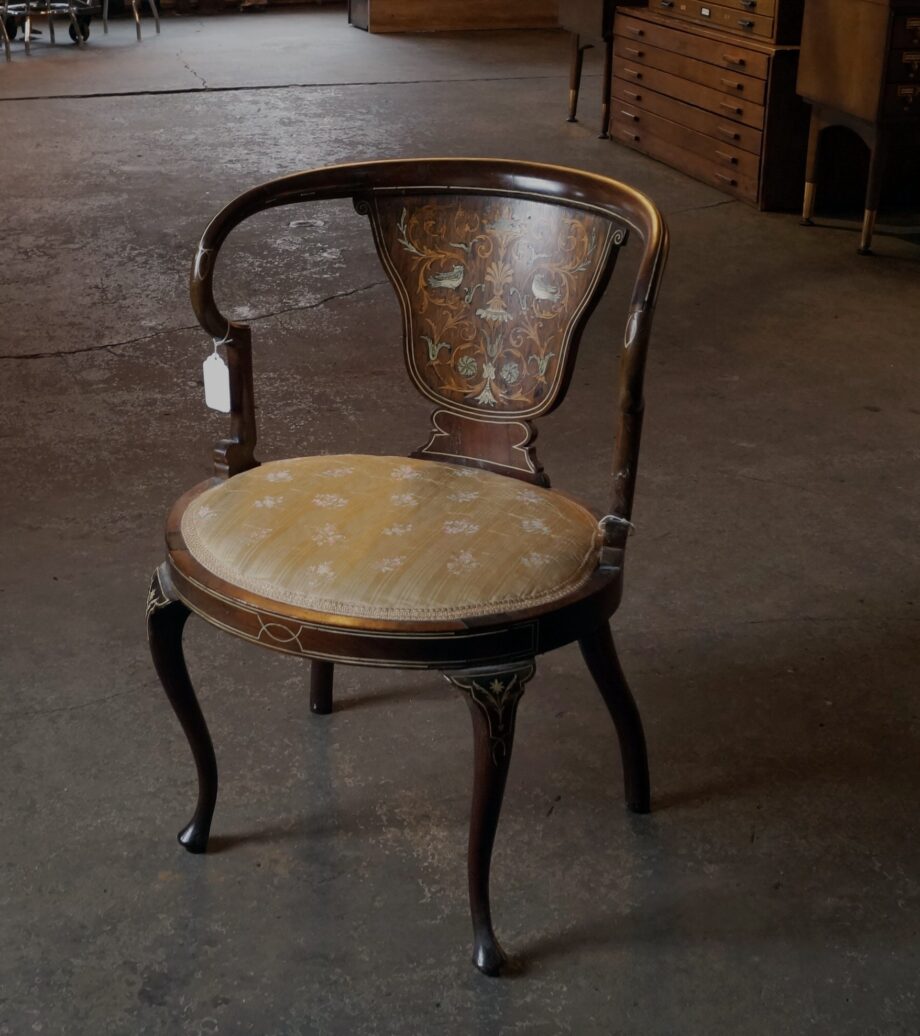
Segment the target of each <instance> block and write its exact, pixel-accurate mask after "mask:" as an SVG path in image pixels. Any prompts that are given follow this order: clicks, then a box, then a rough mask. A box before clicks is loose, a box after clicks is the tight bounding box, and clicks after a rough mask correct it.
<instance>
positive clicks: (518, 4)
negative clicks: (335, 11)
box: [348, 0, 559, 32]
mask: <svg viewBox="0 0 920 1036" xmlns="http://www.w3.org/2000/svg"><path fill="white" fill-rule="evenodd" d="M348 20H349V21H350V22H351V24H352V25H354V26H356V27H357V28H359V29H368V30H369V31H370V32H445V31H448V30H456V29H540V28H553V27H555V26H556V25H558V22H559V0H349V4H348Z"/></svg>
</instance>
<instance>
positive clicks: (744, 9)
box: [649, 0, 803, 45]
mask: <svg viewBox="0 0 920 1036" xmlns="http://www.w3.org/2000/svg"><path fill="white" fill-rule="evenodd" d="M802 3H803V0H719V2H718V3H715V4H713V3H709V2H708V0H650V3H649V8H650V9H651V10H653V11H657V12H658V13H659V14H664V15H667V16H669V17H673V18H679V19H683V20H685V21H688V22H694V23H696V24H697V25H706V26H709V27H710V28H713V29H721V30H723V31H725V32H735V33H739V34H741V35H744V36H750V37H751V38H752V39H760V40H764V41H766V42H769V43H783V44H793V45H795V44H797V43H798V42H799V35H800V34H801V31H802Z"/></svg>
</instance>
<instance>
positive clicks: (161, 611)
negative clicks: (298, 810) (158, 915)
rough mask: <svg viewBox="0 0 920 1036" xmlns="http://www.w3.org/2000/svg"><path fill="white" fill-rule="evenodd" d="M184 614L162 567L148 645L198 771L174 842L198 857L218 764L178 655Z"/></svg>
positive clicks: (153, 587) (153, 591) (151, 603)
mask: <svg viewBox="0 0 920 1036" xmlns="http://www.w3.org/2000/svg"><path fill="white" fill-rule="evenodd" d="M189 614H190V613H189V609H188V608H187V607H186V606H185V605H184V604H183V603H182V602H181V601H180V600H179V598H178V597H177V596H176V593H175V591H174V590H173V588H172V584H171V582H170V579H169V573H168V570H167V567H166V565H165V564H163V565H161V566H160V567H159V568H158V569H157V570H156V572H154V574H153V580H152V582H151V584H150V593H149V594H148V596H147V639H148V640H149V641H150V653H151V655H152V656H153V664H154V666H155V667H156V671H157V675H158V676H159V678H160V683H162V685H163V689H164V690H165V691H166V696H167V697H168V698H169V703H170V705H172V707H173V710H174V711H175V713H176V716H177V717H178V718H179V722H180V723H181V724H182V729H183V730H184V731H185V736H186V737H187V738H188V743H189V746H190V747H191V749H192V755H193V756H194V758H195V766H196V767H197V768H198V804H197V806H196V807H195V813H194V815H193V816H192V819H191V821H190V822H189V823H188V825H187V826H186V827H184V828H183V829H182V830H181V831H180V832H179V841H180V842H181V843H182V845H184V846H185V848H186V849H188V851H189V852H191V853H203V852H204V851H205V850H206V849H207V847H208V834H209V832H210V830H211V818H212V816H213V815H214V804H215V802H216V801H217V760H216V759H215V758H214V746H213V745H212V744H211V735H210V734H209V733H208V726H207V724H206V723H205V721H204V716H202V714H201V709H200V708H199V706H198V699H197V698H196V697H195V690H194V688H193V687H192V683H191V681H190V680H189V676H188V670H187V669H186V667H185V657H184V655H183V653H182V629H183V627H184V626H185V620H186V619H187V618H188V617H189Z"/></svg>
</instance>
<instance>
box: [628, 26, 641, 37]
mask: <svg viewBox="0 0 920 1036" xmlns="http://www.w3.org/2000/svg"><path fill="white" fill-rule="evenodd" d="M626 31H627V32H628V33H631V34H632V35H633V36H644V35H645V31H644V30H643V29H640V28H639V27H638V26H636V25H627V26H626Z"/></svg>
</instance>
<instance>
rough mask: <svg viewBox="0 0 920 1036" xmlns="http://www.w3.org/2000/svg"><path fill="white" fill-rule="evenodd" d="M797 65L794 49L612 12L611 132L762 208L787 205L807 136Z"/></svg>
mask: <svg viewBox="0 0 920 1036" xmlns="http://www.w3.org/2000/svg"><path fill="white" fill-rule="evenodd" d="M674 2H675V6H677V4H678V3H684V2H685V0H674ZM739 2H740V0H739ZM757 3H758V4H760V3H765V7H766V6H769V5H770V4H773V5H776V4H777V3H778V0H757ZM770 9H771V10H773V9H777V8H776V7H775V6H774V7H771V8H770ZM797 61H798V50H797V49H796V48H794V47H778V46H776V45H773V44H767V43H759V42H756V41H755V40H753V39H740V38H738V36H736V35H730V34H728V33H723V32H717V31H713V30H711V29H706V28H698V27H696V26H693V25H689V24H686V23H685V22H678V21H676V20H675V19H674V18H670V17H667V16H662V15H659V14H655V13H652V12H651V11H639V10H628V11H624V10H620V11H618V12H617V16H616V25H615V31H614V84H613V98H614V100H613V120H612V129H611V136H612V137H613V139H614V140H616V141H618V142H619V143H621V144H626V145H627V146H629V147H633V148H636V150H638V151H642V152H643V153H645V154H647V155H650V156H651V157H653V158H657V159H659V160H660V161H663V162H666V163H667V164H668V165H672V166H674V167H675V168H676V169H680V170H681V171H682V172H685V173H688V174H689V175H690V176H694V177H696V178H697V179H698V180H703V181H705V182H706V183H709V184H712V186H714V187H719V188H721V189H722V190H724V191H726V192H728V193H729V194H733V195H735V196H736V197H738V198H741V199H743V200H744V201H748V202H751V203H752V204H755V205H759V206H760V208H762V209H771V210H781V211H782V210H793V209H796V208H797V207H798V204H799V202H800V199H801V183H802V175H803V172H804V168H805V147H806V141H807V133H808V115H807V110H806V108H805V106H804V105H803V104H802V102H801V101H800V100H799V98H798V97H797V96H796V92H795V78H796V68H797Z"/></svg>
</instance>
